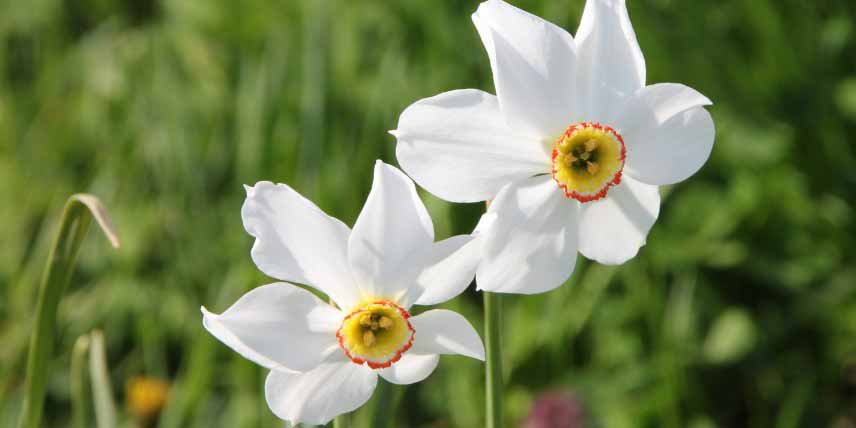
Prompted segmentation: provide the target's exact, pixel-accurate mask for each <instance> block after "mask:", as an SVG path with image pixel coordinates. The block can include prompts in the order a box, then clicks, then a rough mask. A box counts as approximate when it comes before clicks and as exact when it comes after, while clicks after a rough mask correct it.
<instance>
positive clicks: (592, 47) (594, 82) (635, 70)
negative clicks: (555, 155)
mask: <svg viewBox="0 0 856 428" xmlns="http://www.w3.org/2000/svg"><path fill="white" fill-rule="evenodd" d="M576 43H577V55H578V59H577V64H578V71H577V78H578V79H577V97H578V98H577V104H578V113H579V115H578V116H576V120H577V121H581V120H590V121H603V120H604V117H605V116H608V115H609V112H610V110H611V109H614V108H615V107H616V106H617V105H618V102H619V101H620V100H621V99H622V98H623V97H627V96H629V95H632V94H633V93H634V92H635V91H636V90H638V89H640V88H642V87H643V86H645V71H646V70H645V57H644V56H643V55H642V49H640V47H639V42H638V41H637V40H636V33H635V32H634V31H633V25H632V24H631V23H630V17H629V15H628V13H627V5H626V4H625V1H624V0H588V1H587V2H586V6H585V9H584V10H583V17H582V19H581V21H580V26H579V29H578V30H577V33H576Z"/></svg>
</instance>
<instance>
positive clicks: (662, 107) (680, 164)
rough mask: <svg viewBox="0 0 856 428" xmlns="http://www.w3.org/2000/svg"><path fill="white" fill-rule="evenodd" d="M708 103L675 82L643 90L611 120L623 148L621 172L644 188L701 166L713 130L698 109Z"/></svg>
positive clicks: (685, 175) (710, 147) (676, 179)
mask: <svg viewBox="0 0 856 428" xmlns="http://www.w3.org/2000/svg"><path fill="white" fill-rule="evenodd" d="M710 103H711V102H710V100H709V99H707V97H705V96H704V95H702V94H700V93H698V92H697V91H695V90H694V89H692V88H689V87H687V86H684V85H679V84H674V83H664V84H658V85H651V86H648V87H645V88H643V89H641V90H639V91H637V92H636V94H634V96H633V97H632V98H631V99H630V100H628V102H627V104H626V107H625V108H624V111H623V112H622V113H621V114H620V116H619V117H618V118H617V119H616V124H617V126H619V127H620V132H622V136H623V137H624V142H625V143H626V144H627V161H626V166H625V171H626V172H627V173H628V174H630V175H632V176H633V177H634V178H636V179H638V180H640V181H643V182H645V183H648V184H657V185H666V184H673V183H677V182H679V181H683V180H685V179H686V178H688V177H689V176H691V175H693V174H695V172H696V171H698V170H699V168H701V167H702V165H704V163H705V162H706V161H707V159H708V157H710V152H711V150H713V139H714V135H715V134H716V131H715V129H714V125H713V119H712V118H711V117H710V114H709V113H708V112H707V110H705V109H704V108H703V106H705V105H709V104H710Z"/></svg>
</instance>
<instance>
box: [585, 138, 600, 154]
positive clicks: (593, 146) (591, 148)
mask: <svg viewBox="0 0 856 428" xmlns="http://www.w3.org/2000/svg"><path fill="white" fill-rule="evenodd" d="M584 145H585V148H586V152H591V151H594V149H596V148H597V141H596V140H594V139H591V140H588V141H586V142H585V144H584Z"/></svg>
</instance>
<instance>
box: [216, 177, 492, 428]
mask: <svg viewBox="0 0 856 428" xmlns="http://www.w3.org/2000/svg"><path fill="white" fill-rule="evenodd" d="M242 215H243V219H244V226H245V227H246V229H247V232H249V233H250V235H253V236H254V237H255V238H256V243H255V245H254V246H253V250H252V258H253V260H254V261H255V263H256V265H257V266H258V267H259V269H261V270H262V271H263V272H264V273H266V274H268V275H270V276H272V277H275V278H278V279H281V280H285V281H293V282H299V283H303V284H308V285H311V286H313V287H315V288H317V289H318V290H320V291H323V292H324V293H326V294H327V295H328V296H329V297H330V298H331V299H332V300H333V301H334V302H335V304H336V306H333V305H330V304H327V303H325V302H323V301H322V300H320V299H318V298H317V297H315V295H313V294H312V293H310V292H309V291H306V290H304V289H302V288H299V287H297V286H294V285H291V284H287V283H274V284H269V285H265V286H262V287H258V288H256V289H254V290H252V291H250V292H249V293H247V294H245V295H244V296H242V297H241V298H240V299H239V300H238V301H237V302H236V303H235V304H234V305H232V306H231V307H230V308H229V309H227V310H226V311H225V312H223V313H222V314H220V315H217V314H212V313H210V312H208V311H207V310H206V309H205V308H202V313H203V323H204V325H205V328H206V329H208V331H209V332H211V334H213V335H214V336H215V337H217V338H218V339H219V340H220V341H222V342H223V343H225V344H226V345H228V346H229V347H231V348H232V349H234V350H235V351H237V352H238V353H240V354H241V355H243V356H244V357H246V358H248V359H250V360H252V361H254V362H256V363H258V364H260V365H262V366H264V367H267V368H269V369H271V372H270V374H269V375H268V378H267V382H266V383H265V395H266V397H267V402H268V405H269V406H270V408H271V410H273V412H274V413H275V414H276V415H277V416H278V417H280V418H282V419H284V420H286V421H289V422H290V423H292V424H298V423H305V424H319V425H320V424H325V423H327V422H329V421H330V420H331V419H333V418H334V417H335V416H336V415H338V414H341V413H345V412H349V411H352V410H355V409H356V408H358V407H360V406H362V405H363V404H364V403H365V402H366V401H367V400H368V399H369V397H370V396H371V394H372V391H373V390H374V388H375V385H376V383H377V376H378V375H380V376H381V377H383V378H384V379H386V380H387V381H389V382H392V383H397V384H410V383H414V382H418V381H420V380H422V379H425V378H426V377H427V376H428V375H429V374H431V372H432V371H433V370H434V368H435V367H436V366H437V363H438V361H439V356H438V354H460V355H465V356H468V357H472V358H478V359H481V360H484V346H483V345H482V341H481V339H480V338H479V335H478V333H476V331H475V330H474V329H473V327H472V326H471V325H470V323H469V322H467V320H466V319H464V317H463V316H461V315H459V314H458V313H456V312H452V311H449V310H443V309H435V310H430V311H427V312H424V313H421V314H419V315H415V316H411V315H410V313H409V312H408V311H409V310H410V307H411V306H412V305H414V304H416V305H431V304H437V303H441V302H444V301H446V300H449V299H451V298H453V297H455V296H457V295H458V294H459V293H461V292H462V291H463V290H464V289H465V288H466V287H467V285H468V284H469V283H470V281H472V278H473V276H474V274H475V269H476V265H477V263H478V259H477V258H478V255H479V254H478V247H476V246H474V245H472V244H470V242H471V241H472V238H471V237H470V236H455V237H452V238H449V239H446V240H444V241H440V242H437V243H434V226H433V224H432V222H431V218H430V217H429V216H428V212H427V211H426V209H425V206H424V205H423V204H422V201H421V200H420V199H419V197H418V195H417V194H416V189H415V186H414V185H413V182H412V181H410V179H409V178H407V176H406V175H404V173H402V172H401V171H399V170H398V169H396V168H394V167H391V166H389V165H386V164H383V163H381V162H380V161H378V162H377V164H376V165H375V171H374V184H373V185H372V189H371V192H370V193H369V196H368V200H366V204H365V206H364V207H363V210H362V212H361V213H360V215H359V218H357V221H356V224H355V225H354V229H353V231H352V230H350V229H348V227H347V226H345V225H344V224H343V223H342V222H340V221H339V220H336V219H335V218H332V217H329V216H327V215H326V214H325V213H324V212H323V211H321V210H320V209H319V208H318V207H317V206H315V205H314V204H313V203H312V202H310V201H309V200H307V199H305V198H303V197H302V196H300V195H299V194H298V193H297V192H295V191H294V190H293V189H291V188H290V187H288V186H286V185H284V184H277V185H275V184H273V183H269V182H261V183H258V184H256V185H255V187H247V200H246V202H245V203H244V207H243V210H242Z"/></svg>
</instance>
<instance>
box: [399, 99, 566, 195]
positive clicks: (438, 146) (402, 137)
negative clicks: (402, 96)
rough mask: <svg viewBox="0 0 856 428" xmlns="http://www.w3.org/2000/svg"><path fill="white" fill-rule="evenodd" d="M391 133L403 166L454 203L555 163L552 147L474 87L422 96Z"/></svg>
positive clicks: (422, 184)
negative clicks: (510, 120)
mask: <svg viewBox="0 0 856 428" xmlns="http://www.w3.org/2000/svg"><path fill="white" fill-rule="evenodd" d="M391 132H392V133H393V134H394V135H395V136H396V138H397V140H398V144H397V145H396V156H397V158H398V162H399V163H400V164H401V166H402V168H404V170H405V171H407V173H408V174H409V175H410V176H411V177H413V179H414V180H416V182H417V183H419V185H420V186H422V187H424V188H425V189H426V190H428V191H429V192H431V193H433V194H435V195H437V196H439V197H440V198H443V199H445V200H448V201H452V202H477V201H484V200H487V199H491V198H493V197H494V196H495V195H496V193H497V192H499V189H500V188H502V186H503V185H505V184H506V183H508V182H510V181H517V180H520V179H523V178H527V177H531V176H533V175H535V174H539V173H544V172H546V171H548V170H549V168H550V156H549V148H548V147H546V146H545V145H544V144H543V143H542V142H541V141H539V140H538V139H537V138H533V137H530V136H527V135H525V134H524V133H522V132H519V131H514V130H512V129H511V128H509V127H508V125H507V124H506V122H505V119H503V116H502V113H501V112H500V109H499V103H498V102H497V98H496V97H495V96H493V95H491V94H488V93H486V92H482V91H478V90H474V89H464V90H458V91H451V92H446V93H443V94H440V95H437V96H434V97H431V98H426V99H423V100H419V101H417V102H416V103H414V104H412V105H411V106H409V107H408V108H407V109H406V110H404V112H403V113H402V114H401V117H400V118H399V121H398V129H397V130H395V131H391Z"/></svg>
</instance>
